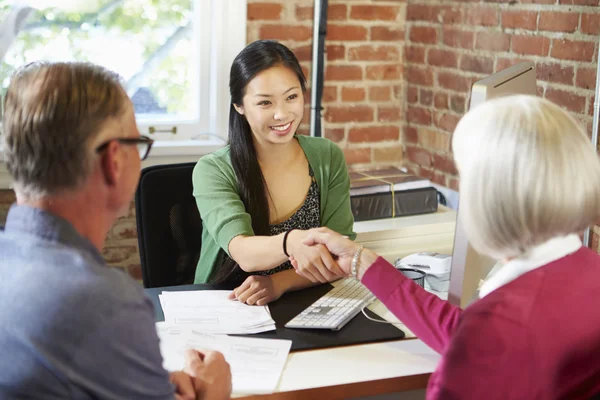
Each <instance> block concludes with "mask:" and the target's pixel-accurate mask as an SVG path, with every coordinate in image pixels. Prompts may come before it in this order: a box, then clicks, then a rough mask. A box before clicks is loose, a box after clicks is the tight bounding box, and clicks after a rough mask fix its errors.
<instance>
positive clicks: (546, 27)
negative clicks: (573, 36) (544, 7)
mask: <svg viewBox="0 0 600 400" xmlns="http://www.w3.org/2000/svg"><path fill="white" fill-rule="evenodd" d="M578 27H579V13H573V12H555V11H542V12H540V22H539V25H538V29H539V30H540V31H552V32H566V33H573V32H575V31H576V30H577V28H578Z"/></svg>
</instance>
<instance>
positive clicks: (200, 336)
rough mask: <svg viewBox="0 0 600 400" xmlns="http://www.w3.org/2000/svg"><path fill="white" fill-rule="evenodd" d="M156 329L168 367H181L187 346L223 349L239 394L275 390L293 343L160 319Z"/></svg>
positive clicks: (234, 387)
mask: <svg viewBox="0 0 600 400" xmlns="http://www.w3.org/2000/svg"><path fill="white" fill-rule="evenodd" d="M156 330H157V333H158V336H159V338H160V351H161V354H162V356H163V366H164V367H165V369H167V370H169V371H175V370H180V369H182V368H183V367H184V365H185V357H184V352H185V349H187V348H193V349H197V350H216V351H220V352H221V353H223V355H224V356H225V359H226V360H227V362H228V363H229V365H230V366H231V374H232V384H233V392H234V393H238V394H261V393H272V392H273V391H275V389H276V387H277V383H278V382H279V378H280V377H281V373H282V371H283V367H284V365H285V362H286V360H287V357H288V354H289V352H290V348H291V346H292V341H291V340H279V339H254V338H240V337H232V336H226V335H214V334H207V333H202V332H198V331H196V330H195V329H193V328H192V327H191V326H189V325H175V324H172V323H168V322H158V323H157V324H156Z"/></svg>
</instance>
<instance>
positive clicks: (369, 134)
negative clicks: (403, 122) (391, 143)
mask: <svg viewBox="0 0 600 400" xmlns="http://www.w3.org/2000/svg"><path fill="white" fill-rule="evenodd" d="M399 139H400V127H398V126H380V125H373V126H366V127H360V128H351V129H350V131H349V132H348V141H350V142H352V143H362V142H382V141H386V140H399Z"/></svg>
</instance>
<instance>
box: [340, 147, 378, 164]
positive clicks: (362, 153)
mask: <svg viewBox="0 0 600 400" xmlns="http://www.w3.org/2000/svg"><path fill="white" fill-rule="evenodd" d="M343 151H344V157H345V158H346V163H347V164H363V163H370V162H371V149H370V148H363V149H343Z"/></svg>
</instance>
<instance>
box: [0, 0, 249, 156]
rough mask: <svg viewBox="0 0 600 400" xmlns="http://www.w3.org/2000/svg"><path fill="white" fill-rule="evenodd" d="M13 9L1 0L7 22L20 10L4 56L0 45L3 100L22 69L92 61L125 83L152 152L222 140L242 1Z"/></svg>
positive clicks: (119, 0) (241, 33)
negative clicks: (153, 144)
mask: <svg viewBox="0 0 600 400" xmlns="http://www.w3.org/2000/svg"><path fill="white" fill-rule="evenodd" d="M14 4H15V2H12V1H10V0H8V1H7V0H0V20H2V21H4V22H5V24H6V22H7V21H8V22H10V17H11V15H13V16H14V14H15V11H16V10H19V9H20V10H19V11H20V16H18V17H16V19H15V18H13V25H16V26H19V28H20V29H18V34H17V36H16V37H14V38H13V41H12V44H11V45H10V47H8V50H5V49H4V50H3V48H2V44H1V43H0V58H1V56H2V54H3V53H4V51H5V54H4V57H3V58H2V62H1V64H0V91H1V92H2V94H4V92H5V91H6V88H7V86H8V83H9V78H10V75H11V74H12V72H13V71H14V70H15V68H17V67H19V66H20V65H23V64H25V63H28V62H31V61H35V60H49V61H90V62H93V63H96V64H100V65H103V66H105V67H107V68H109V69H111V70H113V71H116V72H118V73H119V74H120V75H121V76H122V77H123V78H124V83H125V87H126V90H127V92H128V94H129V96H130V97H131V98H132V100H133V103H134V106H135V112H136V119H137V122H138V126H139V128H140V131H141V133H142V134H146V135H148V136H150V137H152V138H154V139H155V140H157V147H160V142H161V141H167V140H168V141H178V142H182V141H185V143H188V144H189V143H195V142H190V141H194V140H201V139H203V138H207V137H210V136H207V134H208V135H218V136H220V137H221V138H225V137H226V135H227V118H228V115H227V113H228V111H229V92H228V73H229V68H230V66H231V62H232V61H233V58H234V57H235V55H236V54H237V53H238V52H239V51H240V50H241V49H242V48H243V46H244V45H245V44H246V32H245V31H246V0H95V1H91V0H90V1H79V0H30V4H33V5H34V6H35V5H36V4H43V5H44V7H48V6H50V5H52V6H55V7H54V8H39V9H38V8H29V7H23V6H19V5H14ZM19 18H20V19H19ZM21 21H22V22H21ZM2 29H3V27H0V33H1V30H2ZM198 143H200V142H198ZM168 144H169V145H170V147H171V148H172V147H173V146H172V145H173V144H175V143H168ZM153 152H154V149H153ZM169 154H174V153H173V151H170V152H169Z"/></svg>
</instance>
